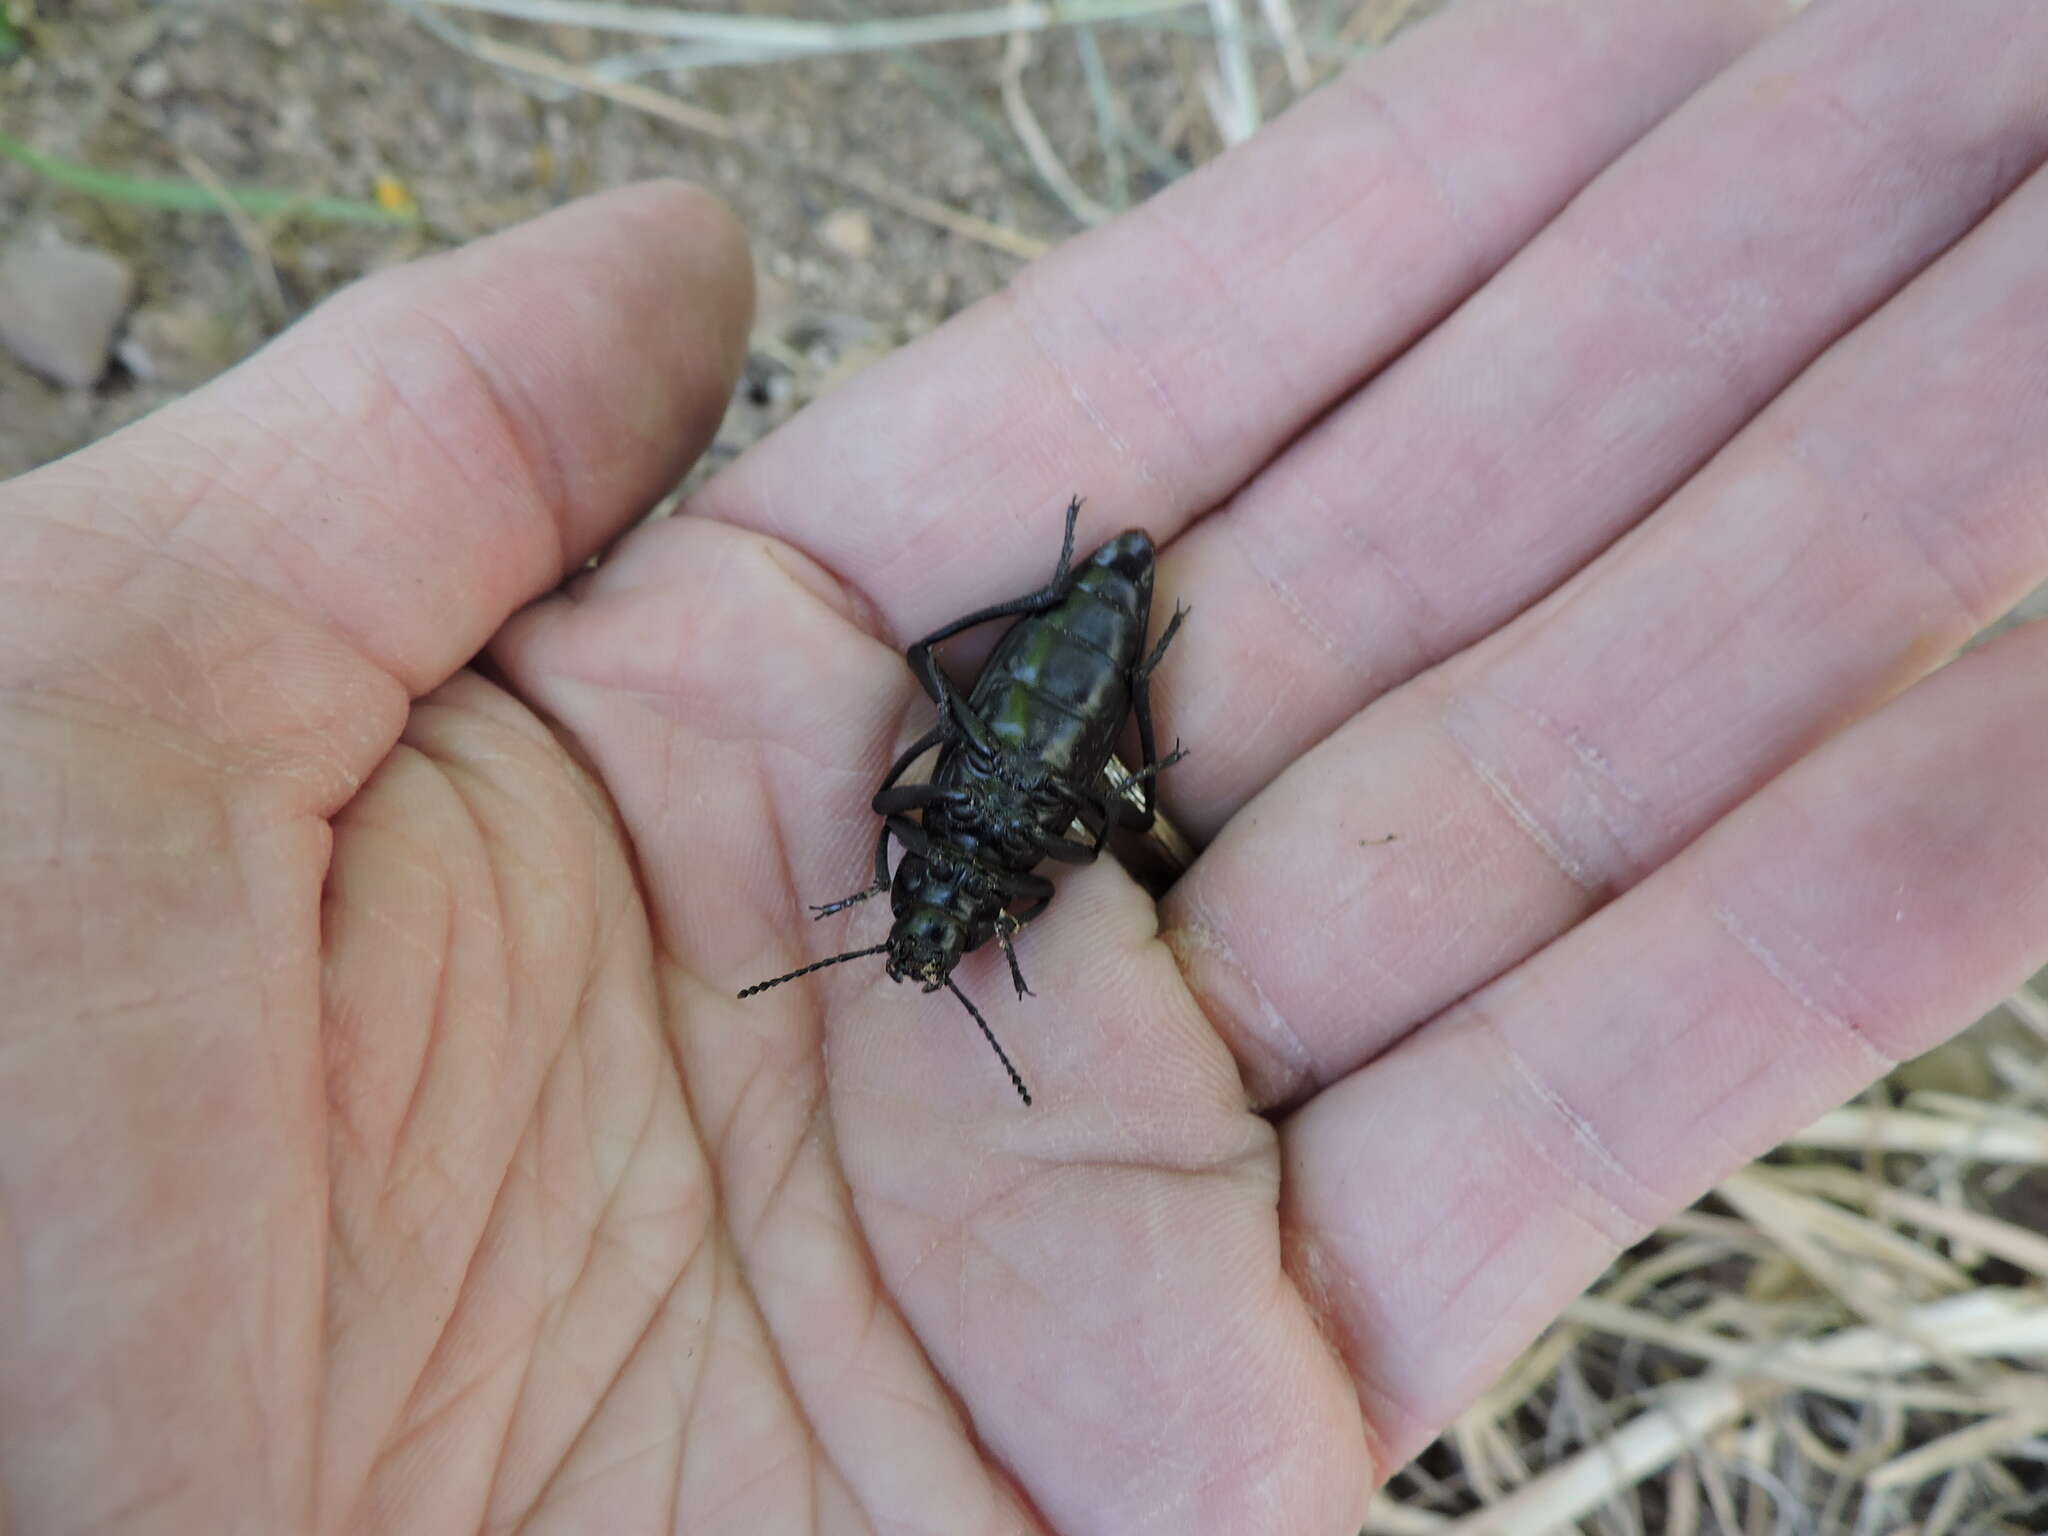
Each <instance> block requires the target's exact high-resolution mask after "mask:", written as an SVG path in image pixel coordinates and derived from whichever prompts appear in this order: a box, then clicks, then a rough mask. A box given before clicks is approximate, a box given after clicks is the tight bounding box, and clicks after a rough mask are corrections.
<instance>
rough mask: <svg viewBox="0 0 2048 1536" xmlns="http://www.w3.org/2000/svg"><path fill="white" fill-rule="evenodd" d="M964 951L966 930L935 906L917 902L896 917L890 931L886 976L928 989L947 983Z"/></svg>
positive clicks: (892, 979) (958, 920)
mask: <svg viewBox="0 0 2048 1536" xmlns="http://www.w3.org/2000/svg"><path fill="white" fill-rule="evenodd" d="M966 952H967V929H966V928H965V927H964V926H963V925H962V924H961V922H960V919H958V918H957V917H955V916H953V914H952V913H950V912H947V911H943V910H941V909H940V908H938V907H930V906H925V905H924V904H922V903H919V904H918V905H917V906H914V907H912V908H911V909H910V910H909V911H908V912H906V913H904V914H903V916H902V917H900V918H898V919H897V920H896V926H895V928H894V929H892V930H891V931H890V934H889V966H888V969H889V979H890V980H891V981H915V982H917V983H918V984H919V985H920V986H922V987H923V988H924V990H925V991H927V992H936V991H938V990H939V988H941V987H943V986H944V985H945V984H946V980H947V978H948V977H950V976H951V975H952V974H953V968H954V967H955V966H957V965H958V964H959V963H960V957H961V956H962V955H963V954H965V953H966Z"/></svg>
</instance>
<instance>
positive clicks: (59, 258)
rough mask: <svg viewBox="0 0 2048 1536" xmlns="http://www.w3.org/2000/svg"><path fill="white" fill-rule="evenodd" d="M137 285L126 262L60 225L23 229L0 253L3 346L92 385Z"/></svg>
mask: <svg viewBox="0 0 2048 1536" xmlns="http://www.w3.org/2000/svg"><path fill="white" fill-rule="evenodd" d="M134 292H135V275H134V273H133V272H131V271H130V270H129V268H128V264H127V263H126V262H124V261H121V260H119V259H117V258H115V257H113V256H109V255H108V254H107V253H106V252H104V251H96V250H93V249H91V248H90V247H88V246H82V245H72V244H70V243H69V242H68V241H66V240H65V239H64V238H63V237H62V236H60V235H58V234H57V233H56V232H55V231H53V230H47V229H45V230H41V231H38V232H35V233H31V234H29V235H26V236H23V237H22V238H20V239H17V240H16V241H15V242H14V243H13V244H12V245H10V246H9V247H8V248H7V251H6V254H5V255H0V347H5V348H6V349H7V350H8V351H9V352H11V353H13V354H14V356H15V357H16V358H18V359H19V360H20V361H21V363H22V365H23V366H24V367H26V368H28V369H29V370H30V371H32V372H34V373H39V374H41V375H42V376H43V377H44V378H46V379H49V380H50V381H51V382H52V383H55V384H62V385H64V386H65V387H67V388H70V389H89V388H91V386H92V385H93V384H94V382H95V381H97V380H98V378H99V376H100V375H101V374H103V373H105V372H106V371H107V357H108V354H109V351H110V350H111V348H112V346H113V342H114V327H115V326H117V325H119V324H120V323H121V316H122V314H123V313H124V312H125V311H126V310H127V308H128V300H129V298H130V297H131V296H132V295H133V294H134Z"/></svg>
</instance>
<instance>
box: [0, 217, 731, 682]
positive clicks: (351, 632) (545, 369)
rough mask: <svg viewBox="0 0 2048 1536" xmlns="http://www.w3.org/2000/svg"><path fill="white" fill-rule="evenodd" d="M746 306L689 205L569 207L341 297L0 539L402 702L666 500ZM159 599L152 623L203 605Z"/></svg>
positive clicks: (714, 415)
mask: <svg viewBox="0 0 2048 1536" xmlns="http://www.w3.org/2000/svg"><path fill="white" fill-rule="evenodd" d="M749 284H750V273H749V268H748V266H747V261H746V254H745V250H744V246H743V243H742V240H741V237H740V235H739V233H738V231H737V229H736V227H735V225H734V224H733V221H732V219H731V218H730V217H729V216H728V215H727V214H726V213H725V212H724V210H723V209H722V208H721V207H720V206H719V205H718V204H717V203H716V202H714V201H713V200H712V199H711V198H709V197H707V196H706V195H704V194H702V193H699V192H696V191H694V190H691V189H689V188H686V187H682V186H680V185H677V184H654V185H648V186H640V187H634V188H630V189H627V190H624V191H620V192H614V193H610V194H607V195H605V196H602V197H598V198H593V199H591V200H589V201H587V202H584V203H579V204H576V205H573V206H571V207H570V208H567V209H563V210H561V211H558V212H556V213H553V214H550V215H548V216H547V217H544V218H541V219H537V220H535V221H534V222H533V223H531V224H527V225H524V226H522V227H520V228H518V229H514V230H511V231H508V232H507V233H505V234H502V235H499V236H496V237H494V238H492V239H489V240H484V241H480V242H478V243H477V244H475V245H473V246H469V247H467V248H465V249H463V250H459V251H455V252H452V253H449V254H447V255H443V256H438V257H434V258H432V259H429V260H426V261H421V262H417V263H415V264H413V265H411V266H408V267H404V268H401V269H398V270H396V271H392V272H388V273H384V274H381V275H380V276H378V277H375V278H373V279H371V280H369V281H368V282H365V283H363V284H361V285H360V286H358V287H356V288H354V289H351V290H349V291H348V292H346V293H344V294H343V295H341V296H340V297H339V298H337V299H336V300H335V301H333V302H332V303H330V304H328V305H326V306H324V307H322V308H321V309H319V310H317V311H316V312H315V313H314V314H313V315H312V316H311V317H309V318H308V319H307V320H306V321H305V322H304V323H303V324H301V325H299V326H296V327H294V328H293V329H292V330H290V331H289V332H287V333H286V334H285V335H284V336H283V337H281V338H280V339H279V340H278V341H277V342H276V343H274V344H273V345H272V346H270V347H268V348H266V349H265V350H264V351H263V352H262V353H260V354H259V355H258V356H257V357H255V358H254V359H252V360H251V361H250V362H248V363H247V364H245V365H244V366H242V367H241V368H238V369H236V370H234V371H233V372H231V373H229V374H227V375H225V376H224V377H222V378H221V379H219V380H217V381H215V382H214V383H213V384H211V385H209V386H208V387H207V388H205V389H203V390H200V391H198V392H196V393H195V394H193V395H191V396H188V397H187V398H185V399H184V400H181V401H179V402H178V403H177V404H175V405H173V406H170V407H168V408H166V409H165V410H163V411H161V412H159V413H158V414H156V415H154V416H152V417H149V418H148V419H146V420H144V421H142V422H140V423H138V424H137V425H135V426H134V427H131V428H130V429H129V430H127V431H126V432H123V433H120V434H118V435H117V436H115V437H114V438H112V439H110V440H108V441H107V442H105V443H102V444H100V445H99V446H97V447H95V448H94V449H92V450H90V451H89V452H87V453H84V454H81V455H79V456H77V457H75V458H72V459H69V460H66V461H64V462H62V463H60V464H57V465H54V466H51V467H49V468H47V469H45V470H44V471H42V472H41V473H40V474H36V475H31V476H29V477H27V478H25V479H23V480H21V481H19V482H17V483H16V484H15V485H13V486H11V487H9V488H8V490H7V495H6V500H5V502H4V503H0V514H4V512H5V511H6V510H9V509H11V510H13V511H16V512H24V511H26V512H32V513H33V514H34V517H33V520H30V519H28V518H23V517H16V518H8V519H5V520H4V522H0V538H4V539H5V540H6V541H7V553H8V554H9V555H10V556H12V557H14V560H15V562H16V563H15V564H14V566H13V567H12V568H15V569H21V568H23V566H22V564H21V563H20V562H22V561H28V562H31V563H33V564H35V565H39V566H43V567H46V568H51V569H54V570H58V571H62V572H66V573H68V574H66V575H65V576H64V578H63V579H65V580H67V581H73V580H75V581H76V582H78V584H80V585H82V586H83V585H89V584H91V583H93V582H95V581H96V582H98V583H99V585H100V586H102V587H106V586H113V585H119V584H120V583H122V582H124V581H127V580H128V576H129V574H130V573H132V572H133V571H135V570H139V569H144V568H167V569H181V570H188V571H191V572H194V573H197V574H198V576H201V577H207V578H214V579H216V580H218V581H221V582H224V583H226V585H227V586H228V587H229V588H231V589H234V590H246V591H249V592H252V593H254V594H255V595H256V596H257V598H258V599H259V600H264V601H267V602H268V603H270V604H273V605H276V607H277V609H278V610H279V611H288V612H289V613H291V614H294V615H298V616H301V617H306V618H311V619H312V620H314V621H315V622H316V623H318V624H320V625H322V626H324V627H325V628H326V629H328V630H330V631H332V632H333V633H335V634H336V635H339V636H340V637H341V638H342V639H343V640H344V641H345V642H346V643H347V645H348V646H349V647H351V648H352V649H353V650H354V651H356V652H358V653H359V654H360V655H362V656H363V657H366V658H368V659H369V660H370V661H371V662H373V663H374V664H375V665H376V666H377V667H379V668H381V669H382V670H384V671H385V672H387V673H389V674H390V675H391V676H393V677H395V678H397V679H398V680H399V681H400V682H401V683H402V684H403V685H404V686H405V687H406V688H407V689H408V690H410V691H411V692H412V693H414V694H419V693H421V692H424V691H425V690H426V689H427V688H429V687H431V686H432V685H433V684H434V683H436V682H437V681H439V680H440V679H441V678H443V677H445V676H446V675H447V674H448V673H449V672H451V671H452V670H453V669H454V668H456V667H457V666H459V665H460V664H461V663H462V662H463V661H465V660H466V659H467V658H468V657H469V656H471V655H472V654H474V653H475V651H476V650H477V649H478V647H480V646H481V645H482V643H483V642H484V640H485V638H486V637H488V636H489V635H490V633H491V632H492V631H493V630H494V629H496V628H497V626H498V625H499V624H500V623H502V622H503V621H504V619H505V617H506V616H507V615H508V614H510V613H511V612H512V611H513V610H514V609H516V608H517V607H519V606H520V605H521V604H522V603H524V602H526V601H528V600H529V599H531V598H532V597H533V596H534V595H535V594H536V593H539V592H542V591H544V590H546V589H547V588H548V587H550V586H552V585H554V584H555V583H556V582H557V581H559V580H560V579H561V577H562V575H563V573H564V572H565V571H566V570H568V569H571V568H573V566H575V565H576V564H578V563H580V562H581V561H582V560H583V559H584V558H586V557H587V556H588V555H589V553H590V552H591V550H592V549H593V548H595V547H596V546H597V545H598V544H599V543H600V542H601V541H602V540H604V539H605V538H607V537H608V536H609V535H611V534H612V533H613V532H615V531H616V530H617V529H618V528H619V527H621V526H622V525H623V524H624V523H625V522H626V521H627V520H628V519H629V518H631V517H633V516H634V515H635V514H637V513H638V512H640V511H642V510H644V509H645V508H646V506H647V505H648V504H649V503H650V502H651V501H652V500H653V498H654V497H656V496H657V495H659V494H660V492H661V491H663V490H664V489H665V488H667V487H668V486H669V485H671V484H673V483H674V481H675V479H676V477H677V476H678V475H679V474H680V473H681V471H682V469H683V468H684V466H685V465H687V464H688V463H689V462H690V460H691V459H692V458H693V457H694V456H695V455H696V454H697V452H698V450H699V449H700V448H701V447H702V446H703V444H704V442H705V441H707V440H708V438H709V436H710V434H711V432H712V431H713V429H714V428H715V426H716V424H717V421H718V417H719V414H720V412H721V411H722V410H723V408H724V404H725V400H726V398H727V395H728V393H729V389H730V384H731V381H732V379H733V377H734V375H735V373H736V371H737V368H738V363H739V358H740V355H741V349H742V347H743V346H744V341H745V336H746V331H747V326H748V320H749V311H750V305H751V297H750V287H749ZM0 563H4V562H0ZM166 584H167V585H168V586H170V587H171V588H172V591H171V592H169V593H167V594H166V595H165V596H164V598H163V599H162V602H163V604H167V605H173V604H178V603H182V604H184V605H186V606H187V608H189V609H194V610H197V612H199V613H211V612H215V611H217V610H218V608H219V605H220V603H221V601H222V599H221V597H220V594H219V593H218V592H217V591H214V590H212V589H203V590H202V589H201V588H200V587H199V585H198V583H197V581H196V580H195V581H187V582H177V583H170V582H167V583H166ZM228 601H229V602H230V604H231V605H236V604H235V600H233V599H229V600H228ZM155 617H156V618H157V620H158V621H159V622H163V623H166V624H168V625H169V626H170V627H171V628H172V630H173V631H174V632H178V631H182V630H185V629H189V628H191V627H192V624H193V620H194V613H193V612H190V611H180V612H176V613H169V614H166V613H158V614H156V615H155Z"/></svg>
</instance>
